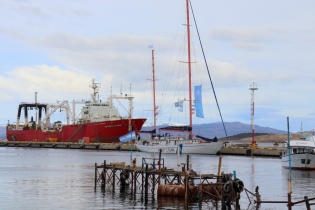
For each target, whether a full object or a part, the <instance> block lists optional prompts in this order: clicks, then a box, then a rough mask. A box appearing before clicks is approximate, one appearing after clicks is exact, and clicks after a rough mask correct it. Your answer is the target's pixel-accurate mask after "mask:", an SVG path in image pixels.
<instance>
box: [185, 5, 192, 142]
mask: <svg viewBox="0 0 315 210" xmlns="http://www.w3.org/2000/svg"><path fill="white" fill-rule="evenodd" d="M188 1H189V0H186V13H187V44H188V48H187V54H188V84H189V126H190V127H191V131H189V139H191V138H192V96H191V60H190V22H189V5H188Z"/></svg>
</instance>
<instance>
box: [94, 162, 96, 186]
mask: <svg viewBox="0 0 315 210" xmlns="http://www.w3.org/2000/svg"><path fill="white" fill-rule="evenodd" d="M94 176H95V177H94V178H95V180H94V189H95V190H96V183H97V163H95V174H94Z"/></svg>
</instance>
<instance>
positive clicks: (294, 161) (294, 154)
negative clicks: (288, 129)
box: [281, 135, 315, 170]
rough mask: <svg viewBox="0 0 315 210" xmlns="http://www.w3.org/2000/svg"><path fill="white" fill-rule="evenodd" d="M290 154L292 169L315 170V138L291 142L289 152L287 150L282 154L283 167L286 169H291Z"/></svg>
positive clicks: (310, 137)
mask: <svg viewBox="0 0 315 210" xmlns="http://www.w3.org/2000/svg"><path fill="white" fill-rule="evenodd" d="M286 146H287V147H288V145H286ZM289 154H290V159H291V168H292V169H298V170H315V136H314V135H312V136H309V137H307V138H306V139H299V140H290V147H289V151H288V149H287V150H283V151H282V152H281V160H282V166H283V167H285V168H289V165H290V164H289Z"/></svg>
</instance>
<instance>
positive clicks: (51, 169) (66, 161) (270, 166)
mask: <svg viewBox="0 0 315 210" xmlns="http://www.w3.org/2000/svg"><path fill="white" fill-rule="evenodd" d="M130 155H131V153H130V152H122V151H103V150H100V151H93V150H73V149H71V150H69V149H36V148H16V147H1V148H0V177H1V179H0V209H182V208H184V206H182V205H183V203H181V201H180V199H177V198H167V199H164V200H161V199H159V198H158V197H157V196H156V195H154V196H149V198H148V200H146V199H144V198H143V195H142V193H141V191H140V190H138V191H137V192H136V194H135V195H134V194H133V193H132V192H131V189H129V188H126V189H125V190H121V189H120V188H119V185H117V186H116V189H115V191H114V192H113V190H112V187H106V189H105V192H104V191H102V190H101V189H100V187H98V188H97V189H96V191H95V190H94V165H95V163H97V164H98V165H99V164H101V163H103V162H104V160H106V163H107V164H109V163H110V162H126V165H129V163H130ZM143 157H146V158H150V157H155V158H158V154H149V153H141V152H132V158H136V159H137V165H138V166H140V165H141V161H142V158H143ZM162 158H164V161H165V166H166V167H167V168H174V169H176V168H177V166H176V165H177V156H176V155H171V154H169V155H162ZM180 162H181V163H185V162H186V155H182V156H181V157H180ZM218 162H219V156H211V155H191V167H192V169H193V170H194V171H196V172H197V173H198V174H199V173H204V174H216V173H217V171H218ZM221 171H224V172H225V173H233V171H236V175H237V177H238V178H239V179H241V180H242V181H243V182H244V185H245V188H246V189H248V190H250V191H251V192H255V188H256V186H259V193H260V194H261V200H273V201H274V200H279V201H285V200H287V179H288V173H289V170H288V169H284V168H282V166H281V160H280V159H279V158H266V157H253V158H251V157H245V156H222V168H221ZM314 183H315V171H306V172H305V171H292V188H293V192H292V201H293V202H294V201H298V200H302V199H303V198H304V196H308V197H309V198H311V197H315V190H314V186H313V184H314ZM249 198H250V200H251V201H249V199H248V197H247V195H246V194H245V192H243V193H242V194H241V199H240V206H241V209H256V205H255V204H254V200H255V198H254V197H253V196H252V195H249ZM189 209H219V208H218V207H215V205H214V204H212V203H211V202H210V203H202V204H201V205H200V204H197V203H196V204H190V206H189ZM232 209H233V207H232ZM258 209H287V206H286V204H266V203H263V204H261V205H260V207H259V208H258ZM293 209H306V207H305V204H304V203H302V204H298V205H294V206H293Z"/></svg>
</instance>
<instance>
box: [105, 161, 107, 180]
mask: <svg viewBox="0 0 315 210" xmlns="http://www.w3.org/2000/svg"><path fill="white" fill-rule="evenodd" d="M106 172H107V171H106V160H104V183H105V185H106Z"/></svg>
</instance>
